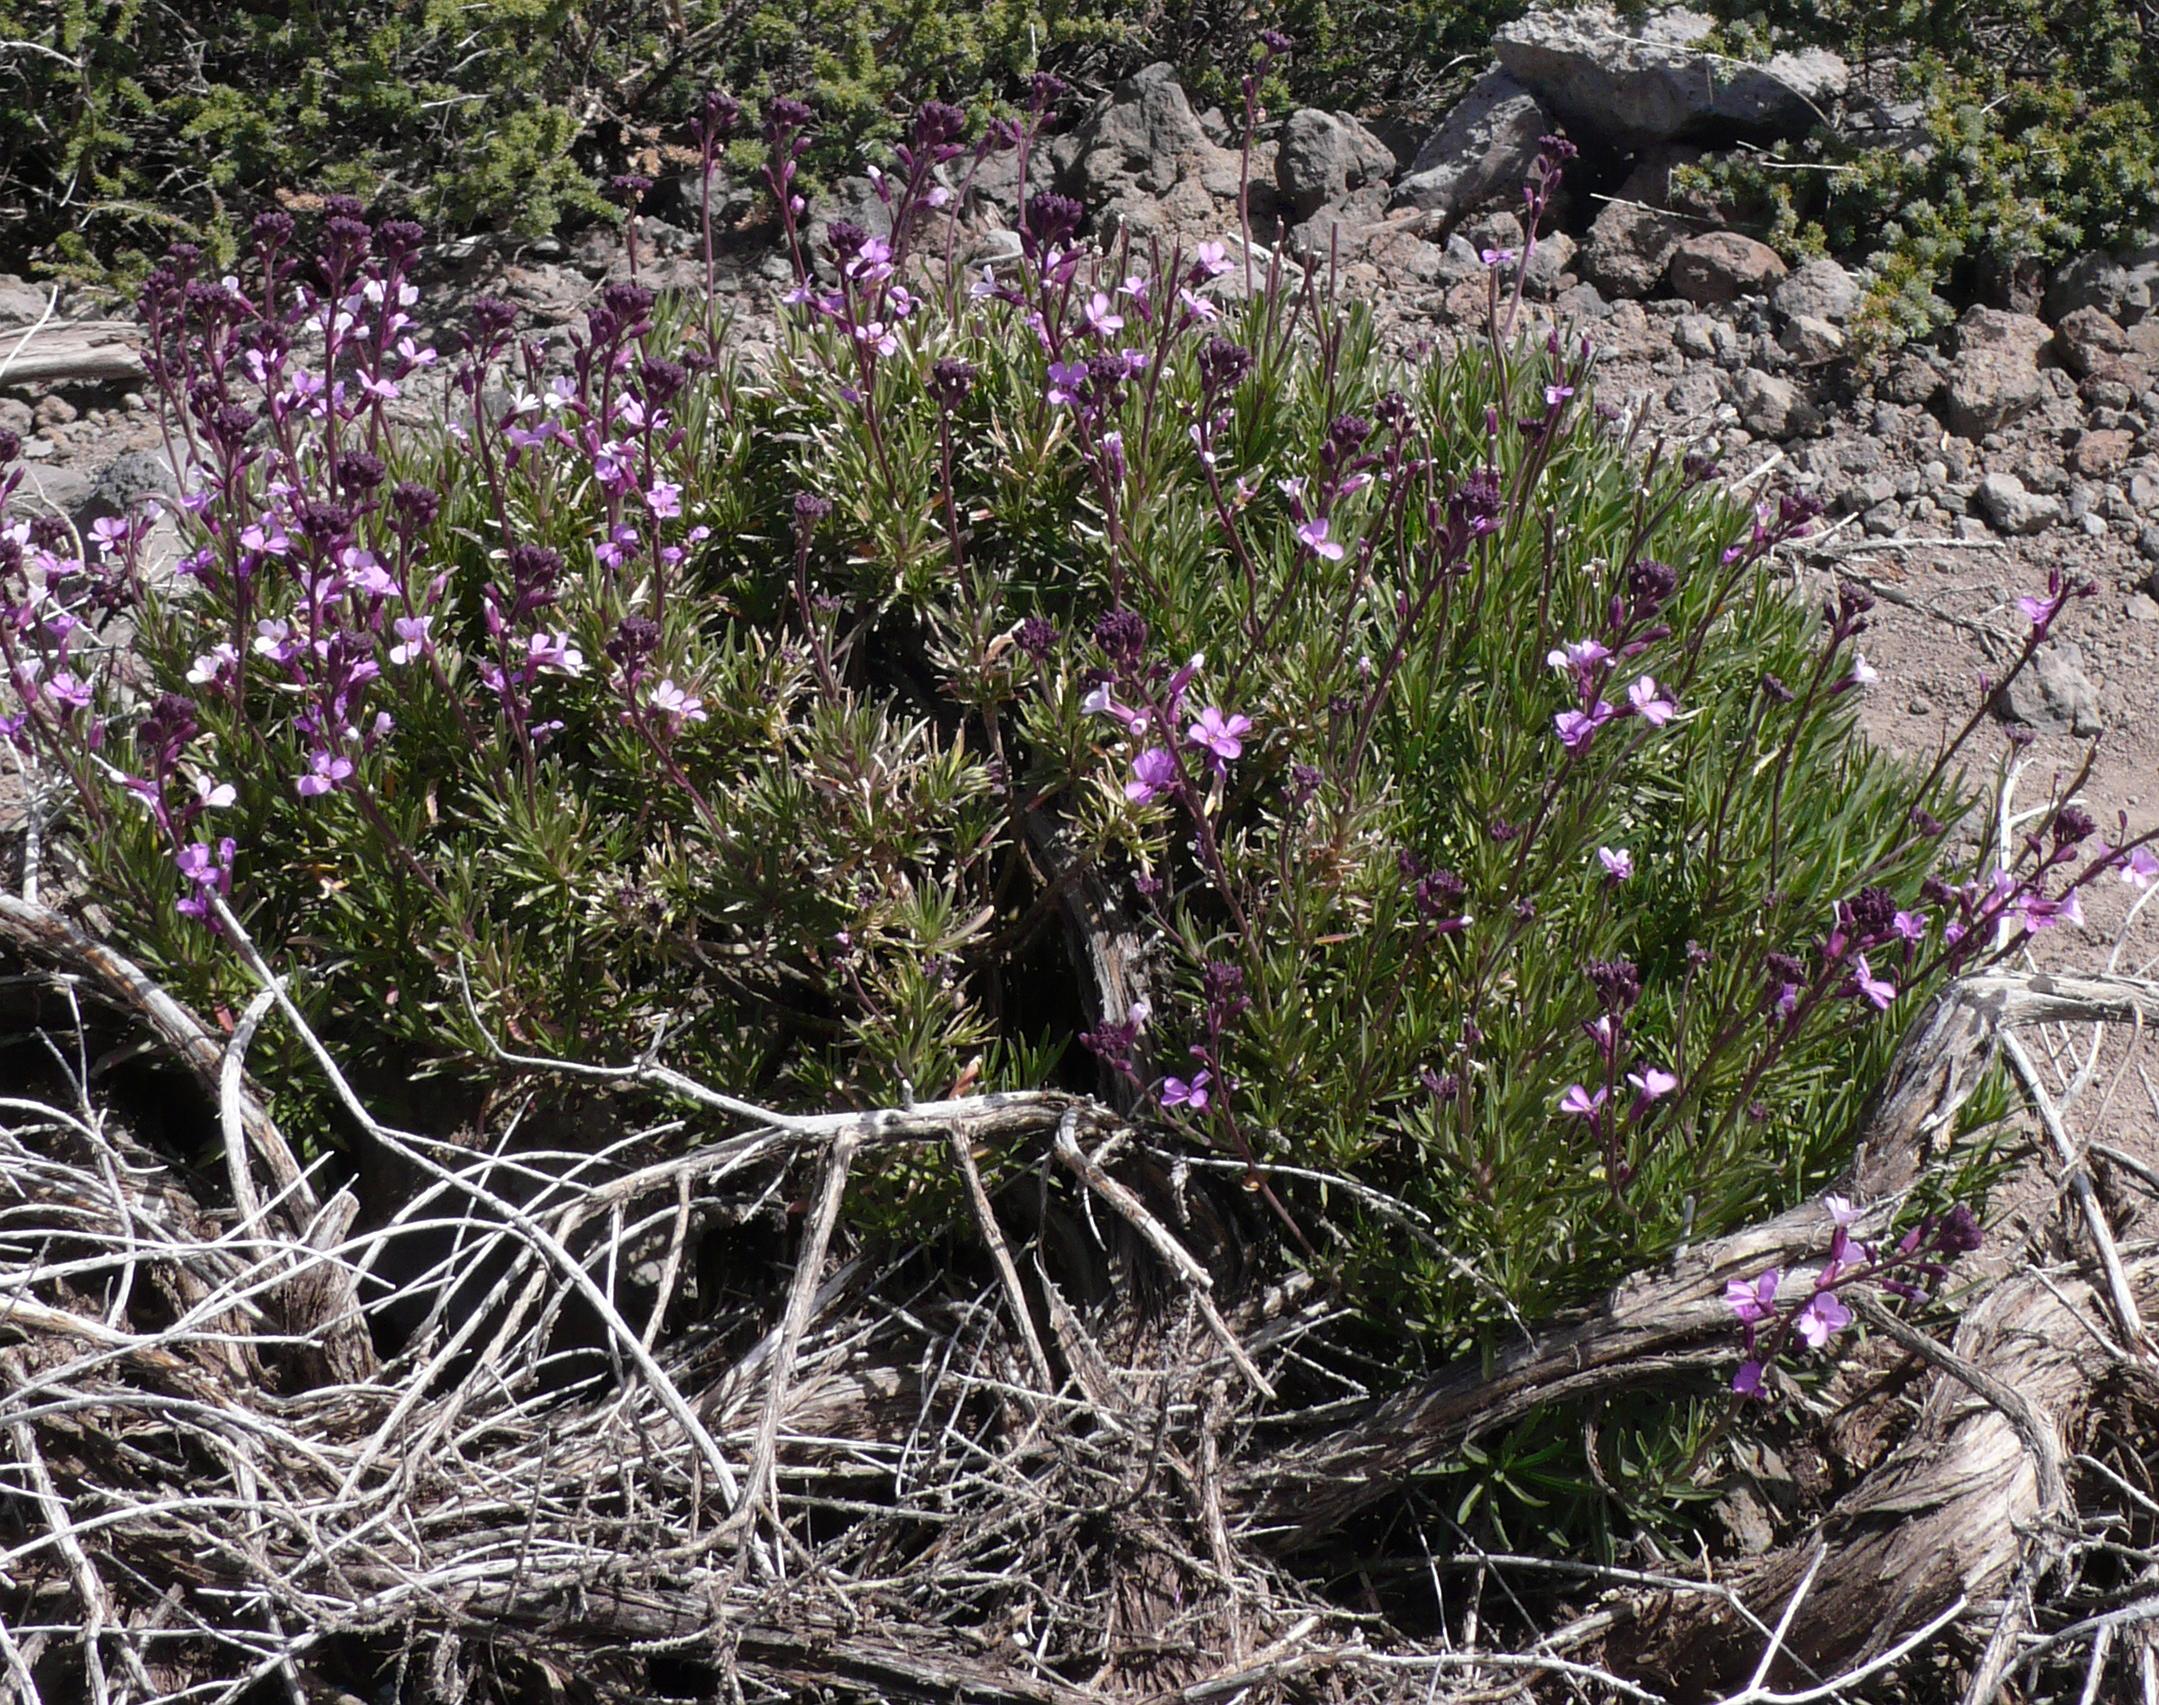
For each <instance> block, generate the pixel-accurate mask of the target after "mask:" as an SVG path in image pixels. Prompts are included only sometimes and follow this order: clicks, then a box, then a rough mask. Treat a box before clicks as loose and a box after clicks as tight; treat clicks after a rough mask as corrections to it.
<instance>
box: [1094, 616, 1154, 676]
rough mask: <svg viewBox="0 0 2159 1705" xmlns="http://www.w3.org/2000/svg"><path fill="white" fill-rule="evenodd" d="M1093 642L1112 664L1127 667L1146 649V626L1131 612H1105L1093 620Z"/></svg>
mask: <svg viewBox="0 0 2159 1705" xmlns="http://www.w3.org/2000/svg"><path fill="white" fill-rule="evenodd" d="M1094 642H1095V644H1097V645H1099V646H1100V647H1101V648H1102V652H1103V655H1104V656H1106V657H1107V658H1109V660H1110V661H1111V662H1112V663H1118V664H1123V665H1126V666H1127V667H1129V666H1130V665H1132V664H1134V663H1137V662H1138V661H1139V657H1140V653H1141V652H1143V651H1145V650H1146V649H1147V624H1146V622H1144V621H1143V620H1141V619H1140V617H1139V616H1138V615H1137V614H1136V613H1135V612H1133V611H1131V610H1126V609H1116V610H1105V611H1103V613H1102V614H1101V615H1100V616H1098V617H1096V618H1095V625H1094Z"/></svg>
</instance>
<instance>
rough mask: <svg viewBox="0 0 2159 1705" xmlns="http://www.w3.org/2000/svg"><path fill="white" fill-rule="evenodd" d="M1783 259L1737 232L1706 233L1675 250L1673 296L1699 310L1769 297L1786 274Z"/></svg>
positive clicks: (1766, 246)
mask: <svg viewBox="0 0 2159 1705" xmlns="http://www.w3.org/2000/svg"><path fill="white" fill-rule="evenodd" d="M1786 270H1787V269H1786V267H1785V265H1784V257H1783V256H1781V255H1779V254H1778V253H1777V251H1776V250H1775V249H1773V248H1771V247H1770V246H1769V245H1768V244H1767V243H1757V242H1756V241H1755V240H1754V239H1753V238H1752V237H1742V236H1741V235H1740V234H1739V233H1738V232H1737V231H1703V232H1701V233H1699V234H1698V235H1696V236H1692V237H1689V238H1687V239H1686V241H1684V242H1682V243H1681V244H1680V245H1679V246H1678V247H1677V248H1676V249H1674V250H1673V251H1672V258H1671V261H1670V264H1669V266H1668V268H1667V271H1668V274H1669V276H1670V278H1671V281H1672V293H1673V294H1674V295H1676V296H1678V297H1680V298H1682V299H1683V300H1685V301H1688V302H1692V303H1693V304H1694V305H1695V306H1696V307H1703V308H1706V307H1710V306H1713V305H1714V304H1716V303H1719V302H1736V301H1738V300H1739V299H1740V298H1741V297H1742V296H1761V295H1765V294H1767V292H1768V290H1769V288H1770V286H1771V285H1773V284H1775V283H1776V282H1777V280H1779V279H1780V278H1782V277H1783V276H1784V274H1785V272H1786Z"/></svg>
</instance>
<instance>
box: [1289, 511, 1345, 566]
mask: <svg viewBox="0 0 2159 1705" xmlns="http://www.w3.org/2000/svg"><path fill="white" fill-rule="evenodd" d="M1297 537H1298V539H1299V540H1300V541H1302V542H1303V544H1304V546H1305V548H1306V549H1308V550H1310V551H1311V552H1312V553H1313V554H1314V555H1316V556H1323V557H1325V558H1326V559H1327V560H1328V561H1329V562H1340V561H1341V560H1342V547H1341V546H1340V545H1339V544H1337V543H1336V542H1335V541H1334V540H1332V539H1330V538H1328V537H1327V517H1326V516H1324V515H1322V516H1319V517H1318V518H1316V519H1315V520H1311V521H1307V522H1306V523H1305V524H1304V525H1303V526H1302V527H1299V528H1298V529H1297Z"/></svg>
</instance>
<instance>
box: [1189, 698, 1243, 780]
mask: <svg viewBox="0 0 2159 1705" xmlns="http://www.w3.org/2000/svg"><path fill="white" fill-rule="evenodd" d="M1251 732H1252V719H1251V718H1250V717H1249V716H1224V715H1223V714H1222V712H1221V711H1219V710H1218V709H1216V708H1215V707H1214V706H1213V705H1208V706H1206V707H1205V708H1204V709H1202V710H1201V711H1200V713H1199V720H1198V721H1197V722H1195V723H1193V724H1192V726H1191V727H1190V728H1188V729H1186V730H1185V738H1186V739H1188V740H1190V741H1191V742H1192V744H1193V745H1195V746H1202V747H1205V748H1206V750H1207V751H1208V753H1209V754H1211V755H1212V757H1213V759H1214V761H1215V764H1216V765H1217V766H1220V765H1222V764H1226V763H1229V762H1230V761H1231V760H1232V759H1235V758H1241V757H1243V756H1244V736H1245V735H1247V734H1249V733H1251Z"/></svg>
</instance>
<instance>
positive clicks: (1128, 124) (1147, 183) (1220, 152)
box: [1052, 64, 1275, 235]
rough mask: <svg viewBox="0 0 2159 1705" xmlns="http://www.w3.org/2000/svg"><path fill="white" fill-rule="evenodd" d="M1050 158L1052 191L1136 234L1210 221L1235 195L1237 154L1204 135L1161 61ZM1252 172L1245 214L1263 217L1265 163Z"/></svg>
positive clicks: (1267, 183) (1128, 82) (1268, 189)
mask: <svg viewBox="0 0 2159 1705" xmlns="http://www.w3.org/2000/svg"><path fill="white" fill-rule="evenodd" d="M1052 157H1053V159H1054V160H1055V162H1056V167H1057V172H1056V176H1057V185H1058V187H1059V188H1060V189H1062V190H1063V191H1064V192H1065V193H1066V194H1068V195H1072V196H1076V197H1077V198H1078V199H1079V200H1081V201H1083V202H1085V203H1086V204H1087V206H1088V208H1089V209H1090V211H1092V212H1093V213H1094V215H1095V217H1096V218H1097V219H1098V220H1100V221H1103V222H1104V223H1106V224H1110V225H1116V224H1122V225H1123V226H1124V227H1125V228H1127V229H1129V230H1132V231H1134V232H1135V233H1139V234H1143V235H1144V234H1151V233H1153V232H1157V231H1164V230H1169V229H1173V228H1176V227H1179V226H1181V225H1187V224H1196V223H1203V222H1206V221H1208V220H1211V219H1212V218H1213V216H1214V214H1215V212H1216V209H1217V206H1218V204H1219V203H1221V202H1224V201H1230V200H1234V199H1235V197H1236V194H1237V184H1238V177H1239V161H1238V157H1237V155H1235V154H1234V153H1231V152H1230V151H1229V150H1228V149H1226V148H1222V147H1219V146H1217V145H1216V143H1215V142H1214V140H1213V139H1212V138H1211V137H1209V136H1208V134H1207V132H1206V130H1205V129H1204V128H1203V127H1202V126H1201V124H1200V122H1199V120H1198V119H1197V118H1196V117H1194V116H1193V113H1192V103H1191V102H1190V101H1189V100H1188V99H1186V97H1185V92H1184V90H1183V88H1182V87H1181V86H1180V85H1179V84H1178V82H1177V74H1176V70H1175V68H1174V67H1172V66H1170V65H1167V64H1156V65H1149V66H1147V67H1146V68H1145V69H1143V70H1140V71H1135V72H1134V73H1133V74H1132V75H1131V76H1129V77H1127V78H1126V79H1125V80H1124V81H1123V82H1121V83H1119V84H1118V85H1117V86H1116V87H1115V88H1114V89H1112V90H1111V91H1110V97H1109V99H1108V100H1107V101H1105V102H1104V103H1103V104H1102V105H1101V106H1100V107H1098V108H1097V109H1096V110H1095V112H1094V114H1093V115H1092V116H1091V117H1090V118H1089V119H1088V120H1087V122H1086V123H1085V124H1084V125H1082V126H1081V127H1080V128H1079V130H1078V131H1076V132H1074V133H1073V134H1072V135H1071V137H1070V138H1069V140H1068V141H1067V142H1066V144H1065V147H1064V148H1063V150H1062V151H1061V153H1053V156H1052ZM1254 167H1255V169H1254V172H1253V190H1254V192H1255V193H1254V195H1253V212H1254V213H1255V214H1256V215H1271V214H1272V213H1273V211H1274V201H1275V195H1274V180H1273V173H1272V168H1271V164H1270V165H1269V166H1267V167H1265V168H1261V166H1260V163H1259V162H1258V161H1257V160H1255V162H1254ZM1262 191H1264V192H1265V193H1264V194H1261V193H1260V192H1262Z"/></svg>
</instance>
